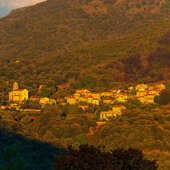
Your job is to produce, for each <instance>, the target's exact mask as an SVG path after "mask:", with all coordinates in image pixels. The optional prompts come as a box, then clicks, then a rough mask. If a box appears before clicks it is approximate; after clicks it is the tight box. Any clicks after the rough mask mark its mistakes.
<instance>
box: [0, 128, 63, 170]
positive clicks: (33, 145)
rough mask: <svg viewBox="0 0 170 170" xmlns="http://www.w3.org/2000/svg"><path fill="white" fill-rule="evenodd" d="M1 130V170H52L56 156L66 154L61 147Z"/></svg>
mask: <svg viewBox="0 0 170 170" xmlns="http://www.w3.org/2000/svg"><path fill="white" fill-rule="evenodd" d="M4 132H7V129H0V169H4V170H7V169H9V170H23V169H24V170H30V169H32V170H36V169H39V170H45V169H46V170H52V169H53V168H52V166H51V164H52V162H53V161H54V158H55V155H58V154H61V153H63V152H65V150H64V149H62V148H61V147H60V148H59V147H58V148H57V147H53V146H52V145H50V144H47V143H42V142H40V141H35V140H31V139H28V138H24V137H22V136H20V135H16V134H14V133H4Z"/></svg>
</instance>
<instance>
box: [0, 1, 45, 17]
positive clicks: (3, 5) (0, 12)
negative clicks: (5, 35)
mask: <svg viewBox="0 0 170 170" xmlns="http://www.w3.org/2000/svg"><path fill="white" fill-rule="evenodd" d="M42 1H45V0H0V17H2V16H5V15H7V14H8V13H9V12H10V10H11V9H15V8H20V7H24V6H29V5H34V4H36V3H39V2H42Z"/></svg>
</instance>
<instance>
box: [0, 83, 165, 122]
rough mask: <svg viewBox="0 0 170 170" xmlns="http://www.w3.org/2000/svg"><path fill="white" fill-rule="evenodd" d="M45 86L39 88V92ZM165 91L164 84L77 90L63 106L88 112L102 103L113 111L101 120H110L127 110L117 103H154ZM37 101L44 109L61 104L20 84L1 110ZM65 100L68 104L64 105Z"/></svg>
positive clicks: (105, 114) (16, 85) (15, 84)
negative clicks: (108, 89) (103, 89)
mask: <svg viewBox="0 0 170 170" xmlns="http://www.w3.org/2000/svg"><path fill="white" fill-rule="evenodd" d="M43 86H44V85H41V86H40V87H39V91H40V90H41V89H42V87H43ZM164 89H165V85H164V84H158V83H152V84H138V85H136V86H135V87H133V86H131V87H129V88H128V90H125V89H114V90H111V91H107V92H98V93H97V92H90V91H89V90H88V89H76V91H75V93H74V94H73V95H71V96H66V97H65V99H63V98H62V99H60V100H62V102H61V104H67V103H68V104H70V105H76V104H77V105H78V107H79V108H81V109H82V110H86V109H87V108H88V105H89V104H92V105H96V106H98V105H100V104H101V103H104V104H107V105H109V106H110V108H111V110H109V111H101V113H100V120H108V119H109V117H115V116H118V115H121V113H122V110H124V109H126V108H125V107H124V106H123V104H121V105H117V104H116V103H125V102H127V100H128V99H138V100H139V101H140V102H141V103H143V104H149V103H154V98H155V97H156V96H159V94H160V92H161V91H162V90H164ZM27 100H30V101H36V102H38V103H39V104H40V105H41V106H42V107H44V106H45V105H46V104H49V105H55V104H57V102H59V103H60V101H59V99H57V101H56V100H55V99H50V98H48V97H40V96H31V97H29V92H28V90H27V89H19V87H18V83H17V82H15V83H14V84H13V91H11V92H9V102H10V103H9V105H8V106H7V105H6V106H2V107H1V109H5V108H12V107H15V108H16V109H19V107H20V105H21V104H22V103H23V102H24V101H27ZM64 100H65V102H66V103H63V101H64Z"/></svg>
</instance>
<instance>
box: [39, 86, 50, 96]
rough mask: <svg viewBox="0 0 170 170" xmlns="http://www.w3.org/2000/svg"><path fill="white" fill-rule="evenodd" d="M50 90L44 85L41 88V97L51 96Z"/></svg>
mask: <svg viewBox="0 0 170 170" xmlns="http://www.w3.org/2000/svg"><path fill="white" fill-rule="evenodd" d="M51 94H52V93H51V90H50V89H48V88H46V87H43V88H42V89H41V96H43V97H50V96H51Z"/></svg>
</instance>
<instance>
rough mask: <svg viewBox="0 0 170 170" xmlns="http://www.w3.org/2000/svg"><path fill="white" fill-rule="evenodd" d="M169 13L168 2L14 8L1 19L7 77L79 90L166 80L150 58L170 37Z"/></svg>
mask: <svg viewBox="0 0 170 170" xmlns="http://www.w3.org/2000/svg"><path fill="white" fill-rule="evenodd" d="M168 14H169V2H168V1H167V0H151V1H147V0H138V1H136V0H131V1H129V0H86V1H80V0H79V1H78V0H47V1H46V2H43V3H40V4H37V5H35V6H31V7H27V8H22V9H18V10H14V11H12V12H11V14H10V15H8V16H7V17H4V18H2V19H1V20H0V37H1V39H0V65H1V70H0V74H1V75H0V76H1V77H2V78H1V79H2V80H3V81H6V80H14V79H15V80H19V81H22V83H23V84H25V85H28V84H32V82H34V83H36V82H40V80H41V81H42V82H43V81H47V80H50V79H51V80H53V81H55V82H56V84H64V83H67V82H69V83H70V84H71V85H72V86H73V87H79V88H81V87H82V86H86V87H87V86H88V87H89V88H92V87H94V84H95V86H98V87H106V88H108V87H109V86H110V87H111V86H112V84H114V83H115V82H124V81H156V80H164V79H166V77H167V75H166V74H165V70H163V69H162V67H164V66H161V68H159V69H160V70H161V72H159V74H157V73H155V71H154V69H155V65H156V64H157V60H156V63H155V64H154V66H153V64H152V61H153V60H154V59H153V57H150V58H149V57H148V56H149V54H150V52H152V54H154V52H155V51H156V49H157V48H158V47H160V46H162V45H160V44H161V43H160V42H158V40H159V39H160V37H162V36H163V35H164V37H165V36H169V33H167V32H168V30H169V26H170V22H169V21H170V20H169V17H168ZM161 48H162V47H161ZM162 53H165V52H162V51H161V53H160V55H162ZM168 53H169V51H168V50H167V51H166V54H168ZM148 58H149V59H150V60H148ZM165 63H166V62H165ZM128 64H130V67H129V65H128ZM148 66H150V67H148ZM166 66H167V65H166ZM127 68H129V69H130V70H127ZM132 75H133V76H132ZM146 75H147V78H146ZM96 82H97V83H96Z"/></svg>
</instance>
